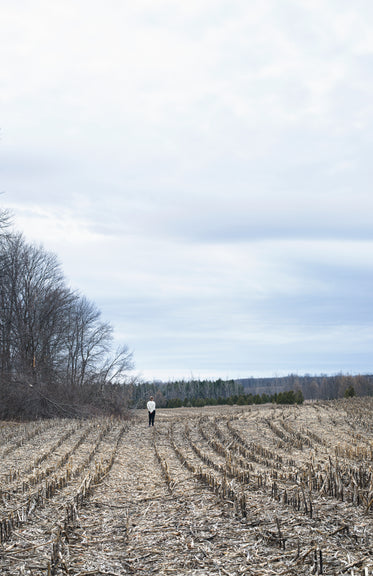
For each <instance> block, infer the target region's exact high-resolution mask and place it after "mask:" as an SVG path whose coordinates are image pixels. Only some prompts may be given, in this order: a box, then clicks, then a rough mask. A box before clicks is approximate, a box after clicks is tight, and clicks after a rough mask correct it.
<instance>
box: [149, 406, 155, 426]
mask: <svg viewBox="0 0 373 576" xmlns="http://www.w3.org/2000/svg"><path fill="white" fill-rule="evenodd" d="M148 414H149V426H150V425H152V426H154V418H155V410H154V411H153V412H148Z"/></svg>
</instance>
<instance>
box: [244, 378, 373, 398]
mask: <svg viewBox="0 0 373 576" xmlns="http://www.w3.org/2000/svg"><path fill="white" fill-rule="evenodd" d="M238 382H239V383H240V384H241V385H242V386H243V387H244V390H245V392H246V393H252V394H262V393H267V394H274V393H276V392H282V391H284V390H301V391H302V394H303V396H304V398H305V399H306V400H317V399H318V400H332V399H336V398H343V397H344V395H345V393H346V391H347V390H348V393H347V394H348V395H350V396H351V394H352V393H353V394H356V395H357V396H371V395H373V375H371V374H356V375H352V374H342V373H339V374H335V375H326V374H321V375H310V374H305V375H304V376H299V375H297V374H288V375H287V376H280V377H279V376H274V377H268V378H243V379H240V380H239V381H238ZM352 391H353V392H352Z"/></svg>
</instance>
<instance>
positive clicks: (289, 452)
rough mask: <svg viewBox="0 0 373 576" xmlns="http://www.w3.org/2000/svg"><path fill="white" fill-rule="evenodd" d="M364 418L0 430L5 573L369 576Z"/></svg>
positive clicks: (296, 412)
mask: <svg viewBox="0 0 373 576" xmlns="http://www.w3.org/2000/svg"><path fill="white" fill-rule="evenodd" d="M372 408H373V403H372V399H353V400H350V401H348V402H347V401H340V402H323V403H314V404H308V405H304V406H301V407H298V406H289V407H279V406H269V405H268V406H258V407H253V406H247V407H246V406H244V407H219V408H212V407H208V408H204V409H185V408H181V409H175V410H157V413H156V420H155V426H154V427H148V423H147V414H146V412H145V411H137V412H136V414H135V416H134V418H133V420H131V421H129V422H123V421H118V420H110V419H109V420H99V419H96V420H91V421H82V422H79V421H66V420H58V421H50V422H38V423H31V424H27V425H22V424H16V423H0V438H1V441H2V442H1V448H0V455H1V464H0V475H1V488H0V495H1V501H0V504H1V510H0V520H1V534H2V543H1V544H0V571H1V574H4V575H12V576H13V575H16V574H17V575H18V574H23V575H33V576H39V575H42V574H43V575H47V574H51V575H53V574H55V575H61V574H69V575H72V576H83V575H88V574H92V575H93V574H97V575H100V574H106V575H108V576H109V575H110V576H119V575H126V574H145V573H146V574H149V573H154V574H161V575H181V574H190V575H201V576H202V575H213V576H215V575H219V576H220V575H224V574H226V575H231V576H234V575H240V574H245V575H271V574H278V575H280V574H283V575H292V574H294V575H295V574H296V575H302V574H328V575H337V574H348V575H351V576H360V575H363V576H370V575H371V574H373V551H372V543H373V511H372V503H373V479H372V478H373V477H372V461H373V426H372V417H371V415H372Z"/></svg>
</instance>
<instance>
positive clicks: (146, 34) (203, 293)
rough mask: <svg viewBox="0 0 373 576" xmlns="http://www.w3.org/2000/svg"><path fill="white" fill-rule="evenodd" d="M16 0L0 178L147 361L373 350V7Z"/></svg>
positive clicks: (195, 362)
mask: <svg viewBox="0 0 373 576" xmlns="http://www.w3.org/2000/svg"><path fill="white" fill-rule="evenodd" d="M0 10H1V16H2V22H3V31H2V35H1V38H0V55H1V57H2V60H1V61H2V66H1V71H0V105H1V107H2V110H3V118H4V121H3V123H2V139H1V143H0V146H1V156H0V161H1V163H2V174H3V177H2V178H3V180H2V183H1V184H2V189H3V190H4V191H5V194H4V195H3V197H2V200H3V202H4V204H6V205H7V206H9V207H11V208H13V209H14V212H15V215H16V226H17V227H18V228H19V229H21V230H23V231H24V232H25V235H26V237H28V238H30V239H31V240H35V241H38V242H42V243H43V244H44V245H45V247H46V248H47V249H49V250H53V251H55V252H56V253H57V255H58V256H59V258H60V260H61V261H62V264H63V267H64V269H65V271H66V274H67V276H68V278H69V280H70V281H71V283H72V284H73V285H74V286H75V287H77V288H79V289H80V290H81V291H82V292H84V293H86V294H87V296H88V297H90V298H94V299H95V300H97V302H98V304H99V305H100V306H101V307H102V309H103V312H104V313H107V314H108V316H109V317H110V320H112V321H113V323H114V325H115V327H116V329H117V332H118V334H119V335H121V336H123V337H124V338H125V339H126V340H128V341H129V343H130V344H131V337H132V340H133V341H134V344H135V346H134V347H135V349H136V350H135V352H136V355H137V358H136V360H137V364H138V368H139V370H142V369H144V371H145V368H146V371H147V374H150V373H151V372H152V371H153V373H154V375H156V374H160V372H163V375H164V377H167V373H169V372H168V371H171V367H172V370H173V371H174V372H175V373H176V372H178V373H179V372H180V371H184V370H186V372H187V373H188V371H189V370H194V371H198V369H199V368H198V367H199V366H200V367H201V371H202V370H203V371H209V370H210V371H213V370H215V368H214V362H215V363H216V370H217V371H221V373H224V371H225V370H227V371H228V367H229V371H230V372H234V371H236V372H239V371H240V370H242V371H244V372H245V371H246V373H242V374H241V375H243V376H246V375H248V374H247V371H248V370H249V369H252V370H267V371H268V372H270V373H272V372H276V371H277V369H278V370H280V369H285V370H286V369H289V371H291V370H292V369H293V367H294V366H298V367H299V368H300V369H301V368H302V366H303V367H304V369H308V370H311V371H312V366H315V370H316V371H317V368H316V367H317V366H319V365H320V370H322V366H321V364H323V366H324V367H325V366H326V367H327V366H329V368H330V369H334V368H333V367H334V366H336V365H337V364H338V361H339V360H340V359H341V358H342V357H343V358H344V359H345V360H343V361H342V360H340V361H341V363H343V362H345V364H344V366H347V367H348V366H351V368H350V370H353V368H354V367H357V369H359V368H358V367H359V366H360V369H361V370H363V369H366V366H368V365H369V356H368V352H367V350H368V344H367V343H369V342H370V341H371V339H370V336H369V334H370V333H369V330H370V323H369V322H370V321H369V314H367V313H366V312H364V311H366V310H368V309H369V306H370V304H371V297H370V295H369V291H368V289H367V286H368V285H369V284H370V281H371V279H372V258H371V253H372V252H371V241H372V219H371V214H372V210H373V205H372V202H373V200H372V198H373V197H372V195H371V190H370V182H371V179H372V168H371V132H372V114H373V105H372V102H371V93H372V88H373V76H372V72H371V70H372V47H373V44H372V40H371V34H370V30H371V24H372V19H373V8H371V7H370V6H368V5H367V4H366V2H363V1H359V0H358V1H357V2H355V3H354V4H353V5H352V4H351V3H350V2H347V1H344V0H339V1H338V2H337V1H332V0H328V1H327V2H322V1H321V0H315V1H313V2H312V3H310V2H293V1H284V2H282V3H280V4H279V3H278V2H275V1H274V0H266V1H264V2H260V3H258V2H244V1H238V0H235V1H233V2H227V1H223V0H219V1H217V2H212V1H211V0H206V1H205V2H203V3H200V2H197V1H196V0H191V1H190V2H187V3H179V4H177V3H176V4H175V3H174V2H170V1H169V0H156V1H154V0H153V1H152V2H149V1H148V0H140V1H139V2H133V3H130V4H128V3H122V2H119V1H117V0H111V1H109V2H106V3H103V2H102V1H98V0H95V1H93V2H87V1H86V0H80V1H79V2H75V1H74V2H73V1H72V0H66V1H64V2H63V3H57V4H56V3H50V2H46V1H45V0H36V1H35V2H32V3H29V2H21V3H17V5H16V4H14V3H11V2H5V3H3V4H2V7H1V9H0ZM358 326H361V330H360V329H359V328H358ZM350 327H351V330H354V331H355V332H356V333H360V334H361V338H360V337H359V339H358V342H359V344H358V345H354V346H352V347H351V350H352V352H351V355H349V353H348V350H349V346H350V343H351V333H350ZM318 342H323V346H321V345H320V346H318V344H317V343H318ZM310 343H311V344H312V345H311V344H310ZM359 346H360V349H361V351H362V356H359V354H358V348H359ZM224 350H228V351H229V352H227V354H224ZM323 351H324V352H323ZM327 352H328V353H329V356H330V362H329V361H328V360H327V359H326V355H327ZM256 358H257V366H256V364H255V359H256ZM302 358H304V362H303V360H302ZM235 366H236V367H237V368H236V369H235ZM255 366H256V367H255ZM225 367H227V368H225ZM336 369H338V368H336ZM201 373H202V372H201Z"/></svg>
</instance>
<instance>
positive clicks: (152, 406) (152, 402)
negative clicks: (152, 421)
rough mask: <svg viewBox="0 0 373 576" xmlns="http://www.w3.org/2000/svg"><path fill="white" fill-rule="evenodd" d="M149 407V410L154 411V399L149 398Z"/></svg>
mask: <svg viewBox="0 0 373 576" xmlns="http://www.w3.org/2000/svg"><path fill="white" fill-rule="evenodd" d="M146 407H147V409H148V411H149V412H154V410H155V402H154V400H149V402H148V403H147V405H146Z"/></svg>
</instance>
